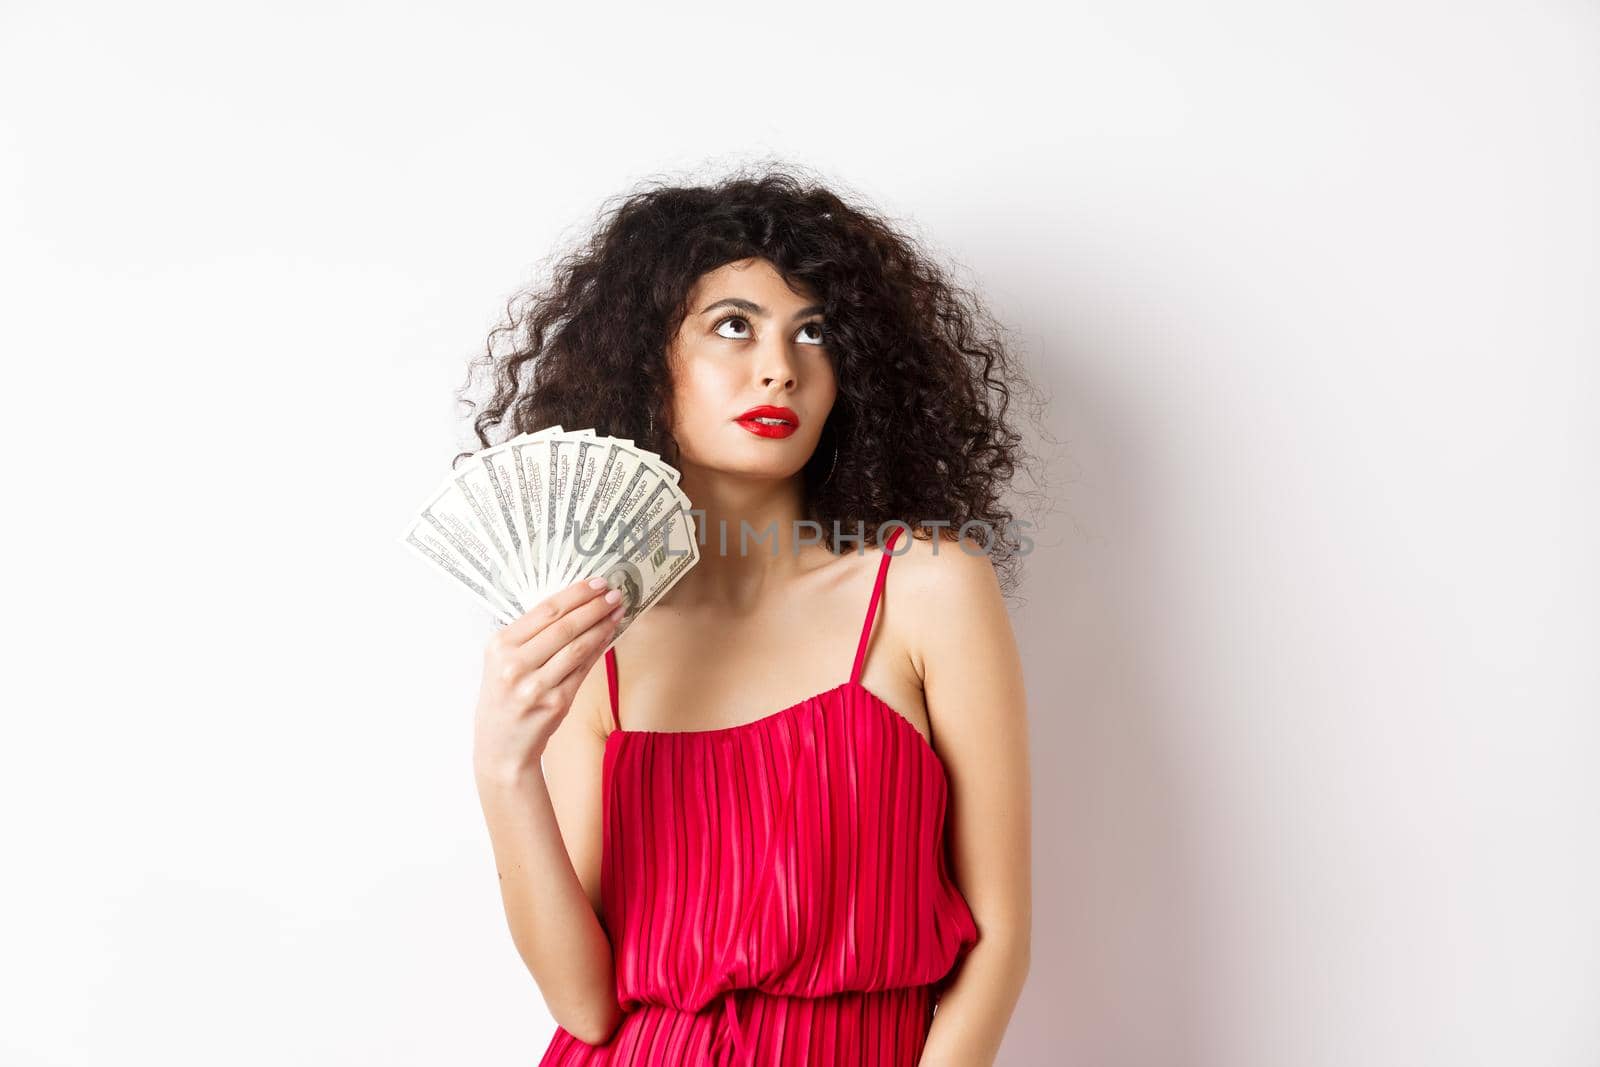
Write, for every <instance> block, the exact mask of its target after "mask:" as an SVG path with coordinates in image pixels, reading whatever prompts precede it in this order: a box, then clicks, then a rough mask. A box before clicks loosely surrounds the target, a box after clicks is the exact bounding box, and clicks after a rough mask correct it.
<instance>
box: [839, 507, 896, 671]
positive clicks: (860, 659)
mask: <svg viewBox="0 0 1600 1067" xmlns="http://www.w3.org/2000/svg"><path fill="white" fill-rule="evenodd" d="M903 529H905V527H904V526H896V527H895V528H894V532H892V533H891V534H889V539H888V540H887V541H885V542H884V544H883V559H881V560H879V561H878V580H877V582H875V583H874V584H873V586H872V601H871V602H870V603H869V604H868V605H867V621H866V622H865V623H863V624H862V626H861V641H860V643H858V644H857V645H856V662H855V665H854V666H852V667H851V668H850V684H851V685H856V684H859V683H860V681H861V664H862V663H864V662H865V661H866V658H867V639H868V638H870V637H871V636H872V619H873V617H874V616H875V615H877V613H878V597H879V596H880V595H882V593H883V578H884V575H886V574H888V573H889V561H890V560H891V559H893V558H894V557H893V556H891V555H890V554H889V550H890V549H892V548H894V543H895V540H896V539H897V538H898V537H899V536H900V531H901V530H903Z"/></svg>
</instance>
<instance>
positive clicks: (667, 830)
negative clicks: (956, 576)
mask: <svg viewBox="0 0 1600 1067" xmlns="http://www.w3.org/2000/svg"><path fill="white" fill-rule="evenodd" d="M899 534H900V528H896V529H895V531H894V533H893V534H892V535H891V536H890V537H889V539H888V543H887V545H886V546H885V548H884V550H883V558H882V560H881V561H880V562H879V564H878V578H877V582H876V583H875V584H874V586H873V589H872V599H871V601H870V603H869V604H868V606H867V615H866V621H865V623H864V624H863V626H862V628H861V640H860V643H859V644H858V645H857V647H856V658H855V664H854V665H853V666H852V668H851V670H850V680H849V681H847V682H842V683H840V684H839V685H837V686H835V687H834V688H832V689H829V690H827V691H826V692H822V693H818V694H816V695H815V696H812V697H808V698H807V699H805V700H802V701H800V702H799V703H798V704H793V705H791V706H789V707H787V708H783V709H782V710H780V711H775V712H772V713H771V714H769V715H766V716H764V717H763V718H760V719H756V720H755V721H754V722H749V723H742V724H740V725H737V726H730V727H725V728H722V729H716V730H674V731H655V730H624V729H622V728H621V721H620V717H619V715H618V709H617V664H616V655H615V649H611V650H608V651H607V652H606V675H607V681H608V682H609V685H610V691H611V710H612V716H613V719H614V721H615V723H616V728H615V729H613V730H612V731H611V733H610V734H609V735H608V736H607V738H606V746H605V758H604V764H603V767H604V769H603V772H602V790H603V803H604V819H603V822H604V828H603V835H602V842H603V843H602V849H603V858H602V861H601V862H602V866H601V879H600V882H601V889H600V893H601V905H602V923H603V925H604V926H605V928H606V931H607V933H608V935H609V936H610V938H611V945H612V952H613V954H614V957H615V960H616V979H617V986H616V992H617V998H618V1001H619V1003H620V1004H621V1007H622V1010H623V1012H624V1016H623V1019H622V1022H621V1023H620V1025H619V1026H618V1027H617V1029H616V1030H615V1031H614V1032H613V1033H612V1035H611V1038H610V1040H608V1041H607V1042H606V1043H605V1044H604V1045H589V1044H586V1043H585V1042H583V1041H581V1040H579V1039H578V1038H576V1037H574V1036H572V1035H571V1034H570V1033H568V1032H567V1031H566V1030H565V1029H563V1028H561V1027H557V1028H556V1033H555V1037H554V1039H553V1040H552V1041H551V1042H550V1045H549V1047H548V1048H547V1049H546V1051H545V1054H544V1058H543V1059H541V1060H540V1061H539V1063H540V1067H580V1065H581V1067H598V1065H605V1067H624V1065H626V1067H680V1065H682V1067H691V1065H692V1067H799V1065H801V1064H805V1065H834V1064H839V1065H845V1064H849V1065H870V1067H914V1065H915V1064H916V1062H917V1059H918V1057H919V1056H920V1055H921V1053H922V1047H923V1044H924V1043H925V1041H926V1040H927V1036H928V1027H929V1026H930V1024H931V1023H932V1017H933V1008H934V1005H935V1003H936V1002H937V999H938V996H939V994H940V993H941V992H942V991H943V990H944V988H945V987H946V986H947V985H948V984H949V982H950V981H951V980H952V979H953V978H954V977H955V965H956V963H957V961H958V960H959V959H960V957H961V956H962V954H963V953H964V952H965V951H966V950H967V949H968V948H969V947H970V946H972V945H973V944H975V943H976V942H977V940H978V931H977V926H976V924H975V923H974V921H973V918H972V913H971V911H969V910H968V907H967V903H966V901H965V900H964V899H963V897H962V896H961V893H960V892H959V891H958V890H957V889H956V887H955V885H954V883H953V882H952V880H951V877H950V864H949V859H948V856H947V854H946V842H945V801H946V793H947V788H948V787H947V782H946V779H945V772H944V765H943V763H942V762H941V761H940V759H939V757H938V756H937V755H936V754H935V753H934V750H933V748H932V747H931V746H930V745H929V744H928V742H927V740H926V739H924V738H923V736H922V734H921V733H920V732H918V730H917V729H916V727H914V726H912V725H911V723H910V722H909V721H907V720H906V719H905V718H904V717H903V716H902V715H901V714H900V713H899V712H897V711H895V710H894V708H892V707H890V706H889V705H888V704H887V703H885V702H884V701H883V700H881V699H879V698H878V697H877V696H876V695H874V694H873V693H872V692H870V691H869V690H867V689H866V688H865V687H863V686H862V685H861V684H860V682H859V679H860V677H861V665H862V663H863V662H864V660H865V657H866V651H867V639H868V637H869V636H870V635H871V632H872V618H873V614H874V613H875V612H876V610H877V606H878V598H879V596H880V594H881V593H882V591H883V582H884V576H885V574H886V573H887V571H888V568H889V561H890V559H891V558H892V557H891V556H890V554H889V549H892V548H893V547H894V541H895V538H896V537H898V536H899Z"/></svg>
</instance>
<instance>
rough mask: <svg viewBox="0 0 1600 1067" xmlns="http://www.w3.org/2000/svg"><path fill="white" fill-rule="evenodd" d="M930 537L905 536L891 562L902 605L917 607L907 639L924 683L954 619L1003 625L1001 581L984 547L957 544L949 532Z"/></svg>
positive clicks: (965, 541) (966, 540) (910, 616)
mask: <svg viewBox="0 0 1600 1067" xmlns="http://www.w3.org/2000/svg"><path fill="white" fill-rule="evenodd" d="M932 533H933V535H934V536H933V537H931V538H928V537H926V536H919V537H907V536H905V535H904V534H902V535H901V536H900V538H899V539H898V540H896V542H895V546H894V549H893V551H892V555H893V556H894V562H893V563H892V564H891V567H892V568H893V581H894V584H895V586H896V592H897V593H898V594H899V599H900V602H901V603H902V604H904V603H908V602H909V603H914V604H915V605H916V610H915V611H913V612H909V613H907V616H906V618H907V621H908V622H909V623H910V625H909V627H908V632H907V634H906V638H907V645H908V648H909V650H910V652H911V657H912V660H913V662H915V664H916V667H917V673H918V674H919V675H921V676H922V677H923V678H924V680H926V678H927V670H926V667H927V662H928V660H929V658H930V657H931V655H932V653H933V652H934V651H935V650H937V649H938V648H940V647H941V645H942V644H946V643H948V642H947V640H943V639H947V638H948V637H949V636H951V633H952V631H951V629H950V625H949V624H950V623H951V622H952V621H954V620H959V619H968V620H974V619H975V620H979V621H980V622H981V623H982V624H983V625H987V626H994V625H997V624H999V623H1000V622H1002V621H1005V598H1004V596H1003V595H1002V594H1001V591H1000V581H999V577H998V576H997V575H996V573H995V568H994V561H993V560H992V559H991V558H990V556H989V554H988V553H987V552H986V551H984V549H983V545H982V544H981V543H980V542H978V541H976V540H974V539H973V538H970V537H968V538H964V539H962V540H961V541H959V542H958V541H957V540H955V538H953V537H951V536H949V534H948V531H941V530H937V529H936V530H933V531H932Z"/></svg>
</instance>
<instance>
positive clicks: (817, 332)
mask: <svg viewBox="0 0 1600 1067" xmlns="http://www.w3.org/2000/svg"><path fill="white" fill-rule="evenodd" d="M730 322H737V323H740V324H742V325H743V327H744V329H746V330H749V328H750V320H749V319H747V318H745V317H744V316H743V315H729V316H728V317H727V318H725V319H720V320H718V322H717V324H716V326H715V327H714V329H715V330H716V333H717V336H718V337H726V338H728V340H730V341H743V340H746V339H747V337H748V336H749V335H748V334H743V335H732V334H726V333H723V332H722V328H723V327H724V326H726V325H727V324H728V323H730ZM808 331H809V334H810V336H809V338H807V337H806V334H807V332H808ZM800 332H801V337H802V340H801V342H800V343H801V344H807V345H819V346H820V345H823V344H826V343H827V341H826V338H825V335H824V334H823V331H822V321H821V320H820V319H813V320H812V321H810V322H807V323H803V324H802V325H801V326H800Z"/></svg>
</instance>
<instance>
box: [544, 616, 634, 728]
mask: <svg viewBox="0 0 1600 1067" xmlns="http://www.w3.org/2000/svg"><path fill="white" fill-rule="evenodd" d="M619 606H620V605H619ZM621 621H622V616H621V614H614V615H607V616H606V617H605V618H604V619H602V620H601V621H600V622H599V623H596V624H595V625H594V626H592V627H590V628H589V629H588V630H587V631H585V632H584V634H583V636H582V637H580V638H579V639H578V640H576V641H574V642H572V643H571V644H569V645H567V646H566V647H565V648H563V649H562V650H561V651H560V652H559V653H558V654H556V655H555V656H553V657H551V659H550V662H549V663H547V664H545V666H544V668H543V670H545V671H548V672H549V675H550V677H553V678H559V679H560V681H558V682H556V683H555V688H556V691H557V692H558V694H559V699H560V701H561V702H562V703H563V704H565V705H567V706H571V704H572V701H573V700H575V699H577V696H578V687H579V686H581V685H582V684H583V680H584V679H585V678H587V677H588V676H589V671H590V670H592V669H593V668H594V663H595V660H597V659H599V658H600V657H601V655H602V654H604V652H605V648H606V645H607V644H609V643H610V642H611V635H612V634H613V633H615V632H616V624H617V623H619V622H621Z"/></svg>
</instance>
